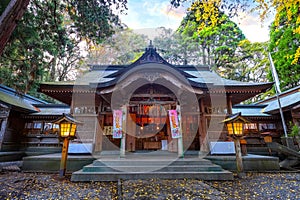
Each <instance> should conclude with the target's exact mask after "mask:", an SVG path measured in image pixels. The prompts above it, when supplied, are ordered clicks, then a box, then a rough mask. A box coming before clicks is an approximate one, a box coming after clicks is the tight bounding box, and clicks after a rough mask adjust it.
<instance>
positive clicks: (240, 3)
mask: <svg viewBox="0 0 300 200" xmlns="http://www.w3.org/2000/svg"><path fill="white" fill-rule="evenodd" d="M186 1H187V0H170V2H171V4H172V5H173V6H175V7H178V6H180V5H181V4H182V3H183V2H186ZM197 1H198V0H194V1H192V2H197ZM201 2H203V3H204V5H203V10H204V14H203V18H208V17H211V18H213V19H214V20H211V22H210V23H202V24H201V26H202V27H207V26H211V25H212V26H215V25H217V23H218V18H217V17H216V16H218V14H219V10H216V9H215V6H217V7H218V8H220V10H221V11H223V12H225V13H227V14H229V16H238V15H239V13H240V12H241V11H247V12H250V13H255V12H257V13H258V14H259V15H260V18H261V20H262V21H263V20H264V19H266V18H267V17H268V16H269V15H270V14H272V13H274V10H275V21H274V28H275V29H276V28H280V27H281V23H280V22H281V18H282V14H283V13H285V16H286V20H285V21H286V23H287V24H294V25H293V26H292V31H293V33H294V34H295V35H300V15H299V14H296V15H295V9H297V8H298V7H299V4H300V2H299V0H254V1H248V0H237V1H232V0H201ZM294 20H296V22H294ZM291 58H293V60H292V63H293V64H295V63H299V59H300V45H299V46H298V48H297V50H296V51H295V52H294V54H293V55H292V57H291Z"/></svg>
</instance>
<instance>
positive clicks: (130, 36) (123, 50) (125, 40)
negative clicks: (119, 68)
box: [86, 29, 148, 64]
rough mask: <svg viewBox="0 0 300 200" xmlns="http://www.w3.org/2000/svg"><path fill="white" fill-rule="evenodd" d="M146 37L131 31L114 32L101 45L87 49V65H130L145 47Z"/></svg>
mask: <svg viewBox="0 0 300 200" xmlns="http://www.w3.org/2000/svg"><path fill="white" fill-rule="evenodd" d="M147 41H148V37H147V36H145V35H141V34H137V33H134V32H133V30H131V29H124V30H119V31H116V33H115V34H114V35H112V36H111V37H108V38H107V39H106V40H105V41H104V42H103V43H101V44H99V45H94V46H92V47H91V48H90V49H89V54H88V58H87V61H86V62H87V63H89V64H130V63H132V62H133V61H135V59H137V58H138V57H139V56H140V55H141V54H142V53H143V52H144V49H143V48H145V47H146V46H147ZM141 48H142V49H141Z"/></svg>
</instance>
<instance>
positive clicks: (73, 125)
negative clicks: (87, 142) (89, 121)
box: [70, 124, 76, 137]
mask: <svg viewBox="0 0 300 200" xmlns="http://www.w3.org/2000/svg"><path fill="white" fill-rule="evenodd" d="M71 125H72V127H71V132H70V136H72V137H73V136H75V132H76V124H71Z"/></svg>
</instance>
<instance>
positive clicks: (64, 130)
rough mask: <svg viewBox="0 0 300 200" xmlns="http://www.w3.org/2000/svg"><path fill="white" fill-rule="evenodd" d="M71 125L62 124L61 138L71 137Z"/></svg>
mask: <svg viewBox="0 0 300 200" xmlns="http://www.w3.org/2000/svg"><path fill="white" fill-rule="evenodd" d="M70 129H71V124H70V123H68V122H62V123H60V136H61V137H69V136H70Z"/></svg>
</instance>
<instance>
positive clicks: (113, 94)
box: [39, 45, 273, 153]
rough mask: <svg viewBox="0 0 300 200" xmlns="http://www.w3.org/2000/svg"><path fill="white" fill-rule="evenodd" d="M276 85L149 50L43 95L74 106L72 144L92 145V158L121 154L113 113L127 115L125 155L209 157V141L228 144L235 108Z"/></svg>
mask: <svg viewBox="0 0 300 200" xmlns="http://www.w3.org/2000/svg"><path fill="white" fill-rule="evenodd" d="M272 84H273V83H249V82H240V81H234V80H228V79H225V78H221V77H220V76H218V75H217V74H216V73H215V72H213V71H211V69H210V68H209V66H204V65H201V66H195V65H172V64H170V63H168V62H167V61H166V60H164V59H163V58H162V57H161V56H160V55H159V54H158V53H157V51H156V49H155V48H154V47H153V46H152V45H150V46H149V47H148V48H146V50H145V52H144V54H143V55H142V56H141V57H140V58H139V59H137V60H136V61H135V62H133V63H132V64H129V65H92V66H91V70H90V71H89V72H87V73H86V74H84V75H83V76H82V77H81V78H79V79H78V80H76V81H75V82H51V83H43V84H41V85H40V88H39V91H40V92H42V93H44V94H46V95H48V96H50V97H53V98H54V99H57V100H59V101H61V102H63V103H65V104H67V105H69V106H70V113H71V114H72V115H73V116H74V117H75V118H76V119H77V120H79V121H81V122H83V124H82V125H80V126H78V129H77V139H75V140H74V141H72V142H73V143H86V144H91V145H92V151H93V153H98V152H102V151H106V150H118V149H120V146H121V139H118V138H114V137H113V111H114V110H122V112H123V115H124V116H125V117H124V118H123V121H122V122H123V132H124V136H123V142H125V145H124V148H125V150H126V151H127V152H138V151H144V150H165V151H169V152H178V151H179V150H178V149H179V148H183V151H187V150H195V151H203V152H208V151H209V143H210V142H212V141H226V140H227V139H228V138H227V131H226V128H225V127H224V124H223V123H221V122H222V121H223V120H224V119H225V117H226V116H228V115H230V114H233V105H235V104H239V103H241V102H243V101H245V100H247V99H249V98H251V97H254V96H255V95H257V94H260V93H263V92H266V91H267V90H269V89H270V88H271V87H272ZM169 110H176V111H177V113H178V116H179V118H178V119H179V120H178V121H179V125H180V129H181V130H180V131H181V133H182V137H181V139H182V146H180V144H179V143H178V140H179V139H178V138H173V137H172V134H171V128H172V127H171V124H170V120H169V113H168V111H169ZM178 145H179V146H178Z"/></svg>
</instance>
